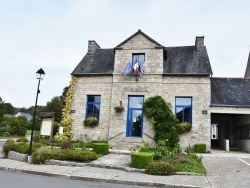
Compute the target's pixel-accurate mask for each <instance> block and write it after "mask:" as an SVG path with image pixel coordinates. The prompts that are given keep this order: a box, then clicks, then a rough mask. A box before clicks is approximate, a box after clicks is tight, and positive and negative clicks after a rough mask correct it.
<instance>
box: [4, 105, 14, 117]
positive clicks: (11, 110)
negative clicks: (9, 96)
mask: <svg viewBox="0 0 250 188" xmlns="http://www.w3.org/2000/svg"><path fill="white" fill-rule="evenodd" d="M4 106H5V111H6V112H5V113H6V114H12V115H14V107H13V106H12V104H11V103H4Z"/></svg>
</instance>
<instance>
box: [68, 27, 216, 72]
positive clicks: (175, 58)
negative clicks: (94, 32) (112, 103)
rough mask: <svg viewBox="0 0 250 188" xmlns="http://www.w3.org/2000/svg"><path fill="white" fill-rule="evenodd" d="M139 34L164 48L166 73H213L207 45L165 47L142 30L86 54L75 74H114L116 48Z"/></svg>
mask: <svg viewBox="0 0 250 188" xmlns="http://www.w3.org/2000/svg"><path fill="white" fill-rule="evenodd" d="M137 34H142V35H143V36H145V37H146V38H147V39H148V40H150V41H152V42H153V43H155V44H156V45H157V46H156V48H163V49H164V62H163V74H164V75H206V76H208V75H212V69H211V65H210V62H209V58H208V54H207V50H206V47H202V50H199V51H197V50H196V46H180V47H163V46H162V45H161V44H159V43H158V42H156V41H155V40H153V39H152V38H150V37H149V36H147V35H146V34H145V33H143V32H142V31H141V30H138V31H137V32H136V33H135V34H133V35H132V36H130V37H129V38H127V39H126V40H125V41H123V42H122V43H120V44H119V45H118V46H116V47H115V48H114V49H98V50H97V51H96V52H95V53H94V54H92V55H91V54H86V55H85V56H84V58H83V59H82V60H81V62H80V63H79V64H78V65H77V67H76V68H75V70H74V71H73V72H72V73H71V75H73V76H90V75H95V76H96V75H112V74H113V71H114V61H115V50H116V49H119V48H120V46H122V45H123V44H124V43H126V42H127V41H129V40H130V39H131V38H133V37H134V36H135V35H137Z"/></svg>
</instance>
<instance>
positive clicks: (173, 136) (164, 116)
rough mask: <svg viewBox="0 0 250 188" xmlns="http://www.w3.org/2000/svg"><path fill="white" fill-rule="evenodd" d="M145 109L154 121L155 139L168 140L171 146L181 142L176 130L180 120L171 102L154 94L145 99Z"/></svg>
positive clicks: (156, 140)
mask: <svg viewBox="0 0 250 188" xmlns="http://www.w3.org/2000/svg"><path fill="white" fill-rule="evenodd" d="M143 111H144V113H145V115H146V116H147V117H148V118H151V120H152V122H153V128H154V131H155V135H154V141H155V142H158V140H167V143H168V146H169V147H172V148H173V147H175V146H176V145H177V144H178V142H179V136H178V133H177V131H176V124H177V123H178V120H177V118H176V117H175V115H174V114H173V112H172V110H171V104H170V103H167V102H166V101H165V100H164V99H163V98H162V97H161V96H154V97H150V98H148V99H146V100H145V101H144V103H143Z"/></svg>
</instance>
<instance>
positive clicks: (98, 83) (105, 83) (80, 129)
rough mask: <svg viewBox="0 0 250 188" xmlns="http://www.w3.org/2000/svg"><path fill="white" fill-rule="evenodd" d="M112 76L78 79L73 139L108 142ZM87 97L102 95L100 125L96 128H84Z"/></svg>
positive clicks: (74, 105)
mask: <svg viewBox="0 0 250 188" xmlns="http://www.w3.org/2000/svg"><path fill="white" fill-rule="evenodd" d="M111 88H112V76H91V77H90V76H89V77H77V84H76V85H75V87H74V102H73V105H72V110H75V113H72V114H71V117H72V118H73V123H72V131H73V134H74V136H73V139H81V140H103V139H104V140H107V138H108V127H109V124H110V121H109V115H110V101H111ZM87 95H101V105H100V119H99V125H98V126H97V127H95V128H89V127H88V128H87V127H84V125H83V121H84V119H85V117H86V104H87Z"/></svg>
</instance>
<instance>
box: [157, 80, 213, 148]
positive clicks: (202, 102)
mask: <svg viewBox="0 0 250 188" xmlns="http://www.w3.org/2000/svg"><path fill="white" fill-rule="evenodd" d="M210 93H211V91H210V78H209V77H190V76H165V77H164V78H163V95H162V96H163V98H164V99H165V100H166V101H168V102H170V103H171V105H172V107H173V113H175V97H192V130H191V132H190V133H186V134H183V135H181V141H180V145H181V147H182V148H183V149H186V147H188V146H189V145H190V146H191V147H192V146H194V145H195V144H196V143H197V142H199V141H200V142H204V143H206V145H207V148H208V149H210V147H211V143H210V127H211V123H210V122H211V120H210V113H209V110H210V107H209V105H210V100H211V94H210ZM202 111H207V114H203V113H202Z"/></svg>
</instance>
